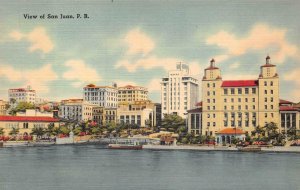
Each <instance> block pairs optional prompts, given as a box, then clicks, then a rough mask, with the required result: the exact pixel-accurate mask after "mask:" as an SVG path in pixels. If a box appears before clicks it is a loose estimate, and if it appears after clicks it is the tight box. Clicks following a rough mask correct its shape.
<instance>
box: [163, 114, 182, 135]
mask: <svg viewBox="0 0 300 190" xmlns="http://www.w3.org/2000/svg"><path fill="white" fill-rule="evenodd" d="M161 126H162V127H163V128H165V129H167V130H168V131H173V132H178V131H179V129H180V128H181V127H185V120H184V119H183V118H182V117H180V116H178V115H175V114H164V118H163V120H162V122H161Z"/></svg>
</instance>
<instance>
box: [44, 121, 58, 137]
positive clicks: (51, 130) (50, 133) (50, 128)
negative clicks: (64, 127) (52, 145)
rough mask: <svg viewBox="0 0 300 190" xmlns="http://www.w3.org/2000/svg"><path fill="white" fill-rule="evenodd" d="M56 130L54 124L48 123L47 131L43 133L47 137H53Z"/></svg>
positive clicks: (56, 132)
mask: <svg viewBox="0 0 300 190" xmlns="http://www.w3.org/2000/svg"><path fill="white" fill-rule="evenodd" d="M57 129H58V128H56V127H55V126H54V123H49V124H48V127H47V129H45V133H46V134H47V135H48V136H55V135H57V134H58V130H57Z"/></svg>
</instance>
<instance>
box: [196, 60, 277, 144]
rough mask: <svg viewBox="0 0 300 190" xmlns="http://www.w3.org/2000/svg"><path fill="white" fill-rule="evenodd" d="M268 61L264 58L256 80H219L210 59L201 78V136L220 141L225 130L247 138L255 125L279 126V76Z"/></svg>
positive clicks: (218, 72)
mask: <svg viewBox="0 0 300 190" xmlns="http://www.w3.org/2000/svg"><path fill="white" fill-rule="evenodd" d="M270 61H271V59H270V57H269V56H268V57H267V58H266V63H265V64H264V65H262V66H261V67H260V75H259V77H258V79H254V80H222V76H221V72H220V69H219V68H218V67H216V66H215V61H214V59H212V60H211V62H210V66H209V67H208V68H206V69H205V71H204V77H203V79H202V135H212V136H214V135H215V134H218V135H219V136H220V138H221V137H222V138H223V137H224V136H222V130H224V129H228V128H231V129H235V130H237V129H238V130H239V131H241V130H242V131H244V132H245V134H246V133H248V134H249V135H250V134H251V131H253V130H254V128H255V127H256V126H261V127H263V126H265V124H266V123H269V122H275V123H277V124H279V77H278V74H277V72H276V66H275V65H273V64H271V62H270ZM233 132H234V130H233ZM226 133H229V131H228V130H226ZM230 133H231V132H230ZM219 140H220V141H222V142H224V139H223V140H221V139H219Z"/></svg>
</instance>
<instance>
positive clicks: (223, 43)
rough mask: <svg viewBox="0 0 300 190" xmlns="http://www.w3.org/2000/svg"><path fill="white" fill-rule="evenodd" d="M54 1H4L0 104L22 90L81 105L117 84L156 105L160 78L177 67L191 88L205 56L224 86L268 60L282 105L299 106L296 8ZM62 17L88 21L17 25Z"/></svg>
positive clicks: (246, 4) (289, 3)
mask: <svg viewBox="0 0 300 190" xmlns="http://www.w3.org/2000/svg"><path fill="white" fill-rule="evenodd" d="M58 2H59V1H54V2H51V3H47V2H46V1H42V2H39V3H34V4H32V3H31V4H30V6H28V5H27V4H26V3H25V2H20V3H19V4H15V3H12V2H9V1H4V2H3V3H2V6H1V8H0V10H1V11H0V12H1V13H0V15H1V20H0V25H1V26H2V27H1V28H0V31H1V33H2V34H3V35H2V37H0V67H1V69H0V82H1V84H2V87H1V89H0V99H5V100H6V99H7V98H8V96H7V91H8V89H10V88H19V87H26V86H27V85H31V86H32V88H33V89H35V90H36V91H37V94H38V96H39V97H43V98H47V99H49V100H56V101H59V100H61V99H68V98H82V92H83V90H82V89H83V87H84V86H86V85H87V84H89V83H93V84H96V85H102V84H105V85H111V83H112V82H116V83H118V85H119V86H125V85H138V86H144V87H147V88H148V90H149V99H151V100H153V101H154V102H160V81H161V78H163V77H165V76H167V73H168V71H169V70H175V69H176V64H178V62H185V63H188V64H189V65H190V68H191V71H192V74H193V75H194V76H196V77H197V78H198V79H199V80H201V79H202V76H203V71H204V69H205V68H206V67H207V66H208V65H209V61H210V60H211V58H214V59H215V60H216V65H217V66H218V67H220V69H221V71H222V77H223V79H224V80H228V79H257V78H258V73H259V66H260V65H262V64H263V63H264V61H265V57H266V56H267V55H270V57H271V61H272V64H275V65H276V66H277V68H278V74H279V76H280V98H281V99H288V100H291V101H295V102H299V101H300V99H299V94H300V87H299V86H300V85H299V84H300V79H299V77H298V76H297V74H298V73H300V66H299V60H300V56H299V55H300V50H299V48H300V47H299V45H297V44H300V34H299V33H298V32H297V31H299V29H300V26H299V24H298V22H297V19H296V18H298V17H299V14H300V13H299V12H298V11H297V10H298V9H299V8H300V3H298V2H293V1H285V2H280V1H275V2H272V4H270V3H269V1H263V2H259V1H254V2H253V1H246V2H243V3H239V2H238V1H229V2H228V3H226V4H224V3H217V2H216V1H213V2H209V1H200V2H196V1H185V2H180V1H173V2H172V3H170V2H167V1H163V2H147V1H138V2H137V1H113V2H111V1H101V2H98V1H89V2H87V3H79V2H77V3H64V4H59V3H58ZM70 2H71V1H70ZM58 5H59V6H61V9H59V8H58ZM141 5H143V6H141ZM166 7H168V8H166ZM60 10H61V11H60ZM62 11H63V12H62ZM62 13H63V14H66V15H71V14H72V15H76V14H78V13H80V14H88V16H89V19H79V20H78V19H44V20H43V19H25V17H24V14H29V15H38V16H40V15H43V14H46V15H48V14H52V15H56V14H57V15H60V14H62ZM136 15H140V16H139V17H137V16H136ZM199 89H200V91H201V89H202V88H201V85H200V88H199ZM199 94H201V93H199ZM199 98H200V99H201V97H199Z"/></svg>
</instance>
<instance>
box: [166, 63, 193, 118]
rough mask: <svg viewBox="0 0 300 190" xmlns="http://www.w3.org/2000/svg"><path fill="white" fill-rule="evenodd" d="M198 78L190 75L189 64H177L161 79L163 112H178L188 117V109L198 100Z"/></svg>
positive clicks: (177, 113)
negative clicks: (174, 68)
mask: <svg viewBox="0 0 300 190" xmlns="http://www.w3.org/2000/svg"><path fill="white" fill-rule="evenodd" d="M198 96H199V84H198V80H197V79H196V78H194V77H192V76H191V75H190V71H189V66H188V65H187V64H182V63H180V64H177V67H176V70H173V71H169V73H168V76H167V77H164V78H162V81H161V103H162V104H161V107H162V117H163V114H176V115H179V116H181V117H183V118H186V114H187V110H189V109H192V108H194V105H195V104H196V102H197V101H198Z"/></svg>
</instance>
